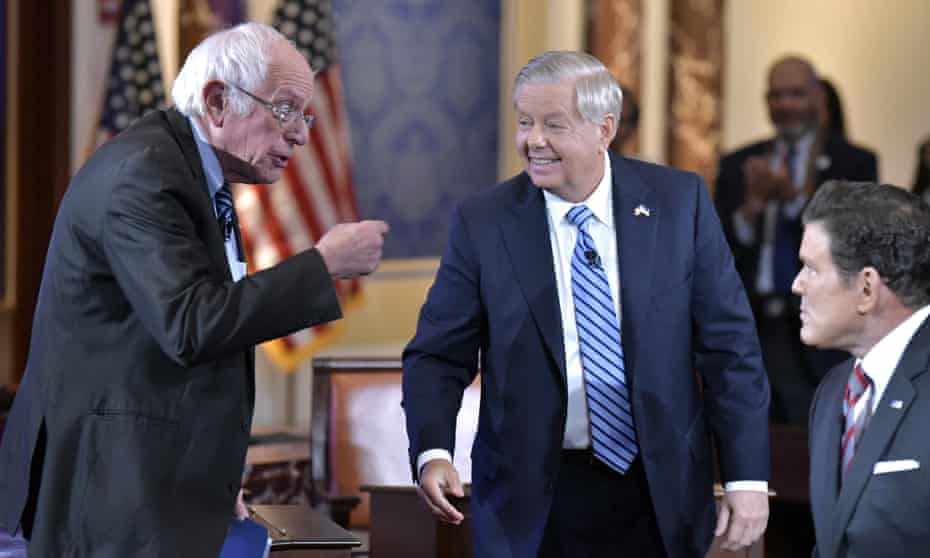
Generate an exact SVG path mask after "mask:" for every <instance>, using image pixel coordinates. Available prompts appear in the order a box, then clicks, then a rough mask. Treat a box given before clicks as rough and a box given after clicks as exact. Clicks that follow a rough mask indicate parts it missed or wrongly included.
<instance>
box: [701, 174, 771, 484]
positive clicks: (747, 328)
mask: <svg viewBox="0 0 930 558" xmlns="http://www.w3.org/2000/svg"><path fill="white" fill-rule="evenodd" d="M698 181H699V182H700V183H699V184H698V186H697V190H698V200H697V212H696V222H695V238H696V240H695V260H694V261H695V263H694V276H693V277H694V278H693V286H692V289H693V290H692V303H691V316H692V320H693V324H694V351H695V364H696V366H697V370H698V372H699V373H700V375H701V378H702V382H703V387H704V398H705V404H706V408H707V409H708V415H709V416H708V418H709V422H710V426H711V429H712V430H713V432H714V434H715V437H716V441H717V448H718V456H719V459H720V468H721V474H722V476H723V480H724V481H738V480H768V478H769V444H768V405H769V385H768V380H767V378H766V375H765V369H764V367H763V364H762V355H761V351H760V348H759V340H758V337H757V336H756V328H755V322H754V320H753V317H752V312H751V310H750V307H749V302H748V300H747V298H746V293H745V291H744V289H743V284H742V282H741V281H740V278H739V275H738V274H737V272H736V269H735V268H734V265H733V257H732V255H731V253H730V249H729V247H728V246H727V241H726V239H725V238H724V235H723V232H722V231H721V227H720V222H719V220H718V218H717V214H716V212H715V211H714V208H713V205H712V204H711V201H710V196H709V195H708V193H707V188H706V186H705V185H704V183H703V181H700V179H698Z"/></svg>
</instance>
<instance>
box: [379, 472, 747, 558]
mask: <svg viewBox="0 0 930 558" xmlns="http://www.w3.org/2000/svg"><path fill="white" fill-rule="evenodd" d="M361 489H362V491H363V492H367V493H368V494H369V495H370V497H371V508H370V510H371V511H370V513H371V523H370V526H369V537H370V539H369V545H370V547H371V554H370V556H371V558H471V555H472V545H471V503H470V499H469V497H468V496H469V492H468V490H466V492H465V498H456V499H453V500H452V503H453V505H455V506H456V507H457V508H458V509H459V511H461V512H462V515H464V516H465V520H464V521H462V524H461V525H449V524H447V523H442V522H441V521H437V520H436V519H434V518H433V516H432V515H431V514H430V513H429V512H428V511H427V510H426V507H425V506H424V505H423V504H422V503H421V502H420V501H419V496H418V495H417V491H416V488H415V487H413V486H363V487H362V488H361ZM719 544H720V542H719V540H715V541H714V544H713V546H712V547H711V549H710V552H708V554H707V558H762V557H763V556H764V548H763V542H762V541H761V540H760V541H759V542H757V543H756V544H754V545H753V546H751V547H750V548H748V549H746V550H744V551H741V552H729V551H726V550H720V548H719Z"/></svg>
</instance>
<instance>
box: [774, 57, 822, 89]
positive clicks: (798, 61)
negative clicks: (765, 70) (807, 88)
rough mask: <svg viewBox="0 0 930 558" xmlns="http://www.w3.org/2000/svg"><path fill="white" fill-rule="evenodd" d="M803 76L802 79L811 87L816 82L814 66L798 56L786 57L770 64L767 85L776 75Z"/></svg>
mask: <svg viewBox="0 0 930 558" xmlns="http://www.w3.org/2000/svg"><path fill="white" fill-rule="evenodd" d="M785 74H791V75H799V74H800V75H803V76H804V78H805V79H806V80H807V81H808V82H809V83H811V85H813V84H814V83H815V82H816V81H817V71H816V70H814V65H813V64H811V63H810V62H809V61H807V60H806V59H804V58H801V57H800V56H786V57H784V58H781V59H779V60H778V61H776V62H775V63H774V64H772V69H771V70H769V84H771V83H772V80H774V79H775V77H776V76H777V75H785Z"/></svg>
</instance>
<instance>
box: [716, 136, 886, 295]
mask: <svg viewBox="0 0 930 558" xmlns="http://www.w3.org/2000/svg"><path fill="white" fill-rule="evenodd" d="M774 143H775V140H774V139H769V140H766V141H760V142H758V143H754V144H752V145H749V146H747V147H744V148H742V149H740V150H739V151H735V152H733V153H730V154H728V155H726V156H724V157H723V158H722V159H721V160H720V168H719V172H718V174H717V185H716V189H715V191H714V199H715V200H716V205H717V213H718V214H719V215H720V220H721V222H722V223H723V230H724V233H726V235H727V240H729V242H730V246H731V247H732V248H733V257H734V259H735V262H736V270H737V271H738V272H739V274H740V276H741V277H742V278H743V284H744V285H745V286H746V291H747V293H748V294H749V298H750V301H753V299H754V298H755V297H756V290H755V289H756V275H757V274H758V269H759V248H760V242H761V239H762V236H763V235H762V226H763V222H764V220H763V218H762V216H760V217H759V219H757V220H756V223H755V229H756V236H755V238H756V242H755V243H754V244H752V245H750V246H743V245H742V244H740V243H739V242H738V241H737V240H736V235H735V233H734V231H733V212H734V211H736V209H737V208H739V207H740V206H741V205H743V201H744V200H745V199H746V184H745V181H744V180H743V164H744V163H745V162H746V159H748V158H749V157H758V156H766V155H767V154H769V153H771V152H772V150H773V148H774ZM823 155H824V156H826V159H825V160H829V165H828V166H826V167H825V168H823V169H818V170H817V176H816V178H815V184H817V185H818V186H819V185H820V184H822V183H824V182H825V181H827V180H831V179H846V180H856V181H873V182H874V181H876V180H878V159H877V158H876V157H875V154H874V153H872V152H871V151H869V150H867V149H862V148H860V147H857V146H855V145H853V144H851V143H848V142H846V140H844V139H842V138H841V137H839V136H830V137H829V138H827V140H826V141H825V142H824V146H823ZM815 168H816V166H815ZM789 229H790V230H791V232H792V236H793V241H794V246H795V250H794V251H793V253H794V254H797V252H798V249H800V247H801V236H802V233H803V231H802V227H801V217H800V215H798V218H797V219H796V220H794V222H793V223H792V224H791V226H790V227H789ZM796 267H797V269H800V268H801V264H800V260H798V261H797V264H796Z"/></svg>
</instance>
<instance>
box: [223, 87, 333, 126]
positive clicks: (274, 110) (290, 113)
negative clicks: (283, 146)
mask: <svg viewBox="0 0 930 558" xmlns="http://www.w3.org/2000/svg"><path fill="white" fill-rule="evenodd" d="M229 86H230V87H232V88H233V89H236V90H237V91H241V92H242V93H245V94H246V95H247V96H248V97H249V98H250V99H252V100H253V101H255V102H256V103H258V104H260V105H261V106H263V107H265V108H266V109H267V110H268V112H270V113H271V114H272V115H274V117H275V118H276V119H277V120H278V123H280V124H281V127H282V128H283V127H287V126H290V125H292V124H295V123H296V122H297V121H298V120H303V121H304V124H306V125H307V128H312V127H313V121H314V120H315V117H314V116H313V115H312V114H304V113H303V112H301V111H300V110H298V109H296V108H294V107H293V106H292V105H291V103H290V102H288V101H283V102H280V103H277V104H272V103H269V102H268V101H266V100H264V99H262V98H261V97H257V96H255V95H253V94H252V93H249V92H248V91H246V90H245V89H243V88H241V87H239V86H238V85H236V84H234V83H230V84H229Z"/></svg>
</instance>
